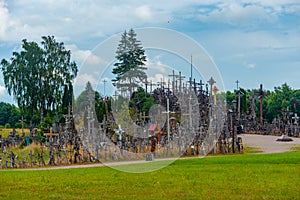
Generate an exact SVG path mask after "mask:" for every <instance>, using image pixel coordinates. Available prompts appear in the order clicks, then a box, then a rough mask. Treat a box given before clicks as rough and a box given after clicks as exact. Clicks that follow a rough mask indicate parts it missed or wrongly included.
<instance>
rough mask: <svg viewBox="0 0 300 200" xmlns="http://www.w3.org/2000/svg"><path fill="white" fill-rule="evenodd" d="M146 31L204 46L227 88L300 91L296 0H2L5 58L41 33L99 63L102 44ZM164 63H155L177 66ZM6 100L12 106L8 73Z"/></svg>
mask: <svg viewBox="0 0 300 200" xmlns="http://www.w3.org/2000/svg"><path fill="white" fill-rule="evenodd" d="M144 27H160V28H168V29H172V30H175V31H178V32H181V33H183V34H185V35H187V36H189V37H191V38H192V39H194V40H195V41H196V42H198V43H199V44H200V45H201V46H202V47H203V48H204V49H205V50H206V52H207V53H208V54H209V56H210V57H211V58H212V59H213V61H214V63H215V64H216V65H217V67H218V69H219V71H220V74H221V76H222V79H223V82H224V86H225V88H226V90H233V89H235V87H236V85H235V81H236V80H237V79H238V80H239V81H240V86H241V87H243V88H251V89H252V88H258V87H259V84H260V83H262V84H263V85H264V87H265V88H266V89H270V90H272V89H273V88H274V86H280V85H281V84H283V83H285V82H286V83H288V84H289V85H290V86H291V87H292V88H294V89H299V88H300V78H299V77H300V68H299V67H300V3H299V1H298V0H285V1H282V0H281V1H280V0H272V1H270V0H262V1H255V0H253V1H251V0H248V1H247V0H240V1H238V0H236V1H235V0H229V1H211V0H203V1H199V0H198V1H196V0H185V1H173V0H165V1H143V0H141V1H134V0H132V1H110V0H108V1H103V0H101V1H92V0H73V1H71V0H61V1H54V0H43V1H37V0H9V1H8V0H7V1H5V0H0V58H1V59H2V58H6V59H9V58H10V56H11V54H12V51H15V50H17V51H19V50H20V45H21V40H22V39H24V38H27V39H28V40H34V41H36V42H40V40H41V36H43V35H54V36H55V37H56V39H57V40H59V41H62V42H64V43H65V45H66V47H67V48H68V49H70V50H71V51H72V53H73V54H72V55H73V59H74V60H75V61H76V62H77V64H78V66H79V67H81V66H82V65H83V63H84V61H85V59H86V58H87V57H89V58H90V59H91V58H92V60H93V61H94V62H95V63H98V64H99V63H101V62H102V61H103V58H99V57H97V54H95V52H94V51H93V50H95V48H96V47H97V45H99V44H100V43H101V42H103V41H104V40H106V39H107V38H109V37H110V36H112V35H114V34H117V33H120V32H123V31H124V30H128V29H130V28H144ZM113 51H115V50H113ZM159 58H160V57H159V56H158V55H155V56H153V57H151V58H150V60H149V63H152V65H156V66H157V65H158V64H162V65H168V64H170V65H172V64H173V63H167V61H166V60H164V59H163V58H162V57H161V58H162V59H161V60H159ZM195 59H197V58H195ZM81 78H86V79H88V76H85V77H81ZM107 89H109V88H107ZM0 101H9V102H12V98H11V97H9V96H8V95H7V93H6V90H5V88H4V83H3V77H2V74H1V75H0Z"/></svg>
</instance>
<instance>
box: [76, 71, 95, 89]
mask: <svg viewBox="0 0 300 200" xmlns="http://www.w3.org/2000/svg"><path fill="white" fill-rule="evenodd" d="M87 82H90V83H91V84H92V86H93V87H95V86H96V85H97V84H98V78H97V77H94V76H93V75H91V74H80V75H78V76H77V77H76V79H75V86H85V85H86V83H87Z"/></svg>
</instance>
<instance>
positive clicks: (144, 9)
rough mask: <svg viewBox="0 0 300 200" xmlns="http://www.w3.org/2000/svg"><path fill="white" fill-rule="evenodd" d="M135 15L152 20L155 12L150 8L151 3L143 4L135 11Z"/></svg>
mask: <svg viewBox="0 0 300 200" xmlns="http://www.w3.org/2000/svg"><path fill="white" fill-rule="evenodd" d="M134 13H135V15H136V16H137V17H138V18H140V19H143V20H151V19H152V17H153V14H152V12H151V10H150V7H149V5H143V6H139V7H137V8H136V9H135V11H134Z"/></svg>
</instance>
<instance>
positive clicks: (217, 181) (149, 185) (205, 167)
mask: <svg viewBox="0 0 300 200" xmlns="http://www.w3.org/2000/svg"><path fill="white" fill-rule="evenodd" d="M130 167H132V168H140V167H143V164H135V165H131V166H130ZM0 177H1V182H0V199H299V196H300V152H289V153H280V154H268V155H267V154H259V155H255V154H249V155H237V156H222V157H206V158H202V159H199V158H198V159H195V158H194V159H182V160H177V161H176V162H174V163H172V164H171V165H169V166H168V167H165V168H163V169H161V170H157V171H154V172H149V173H140V174H132V173H124V172H121V171H117V170H114V169H111V168H109V167H97V168H84V169H61V170H44V171H16V170H7V171H4V170H0Z"/></svg>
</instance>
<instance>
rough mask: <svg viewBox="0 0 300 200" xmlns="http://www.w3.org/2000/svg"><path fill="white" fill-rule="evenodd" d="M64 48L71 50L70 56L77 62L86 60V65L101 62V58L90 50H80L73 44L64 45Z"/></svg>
mask: <svg viewBox="0 0 300 200" xmlns="http://www.w3.org/2000/svg"><path fill="white" fill-rule="evenodd" d="M66 48H67V49H69V50H71V53H72V57H73V58H74V60H75V61H76V62H77V63H82V62H84V61H85V62H86V64H88V65H98V64H100V63H101V62H102V60H101V58H99V57H98V56H96V55H95V54H93V53H92V51H90V50H80V49H78V47H77V46H76V45H75V44H72V45H66Z"/></svg>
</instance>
